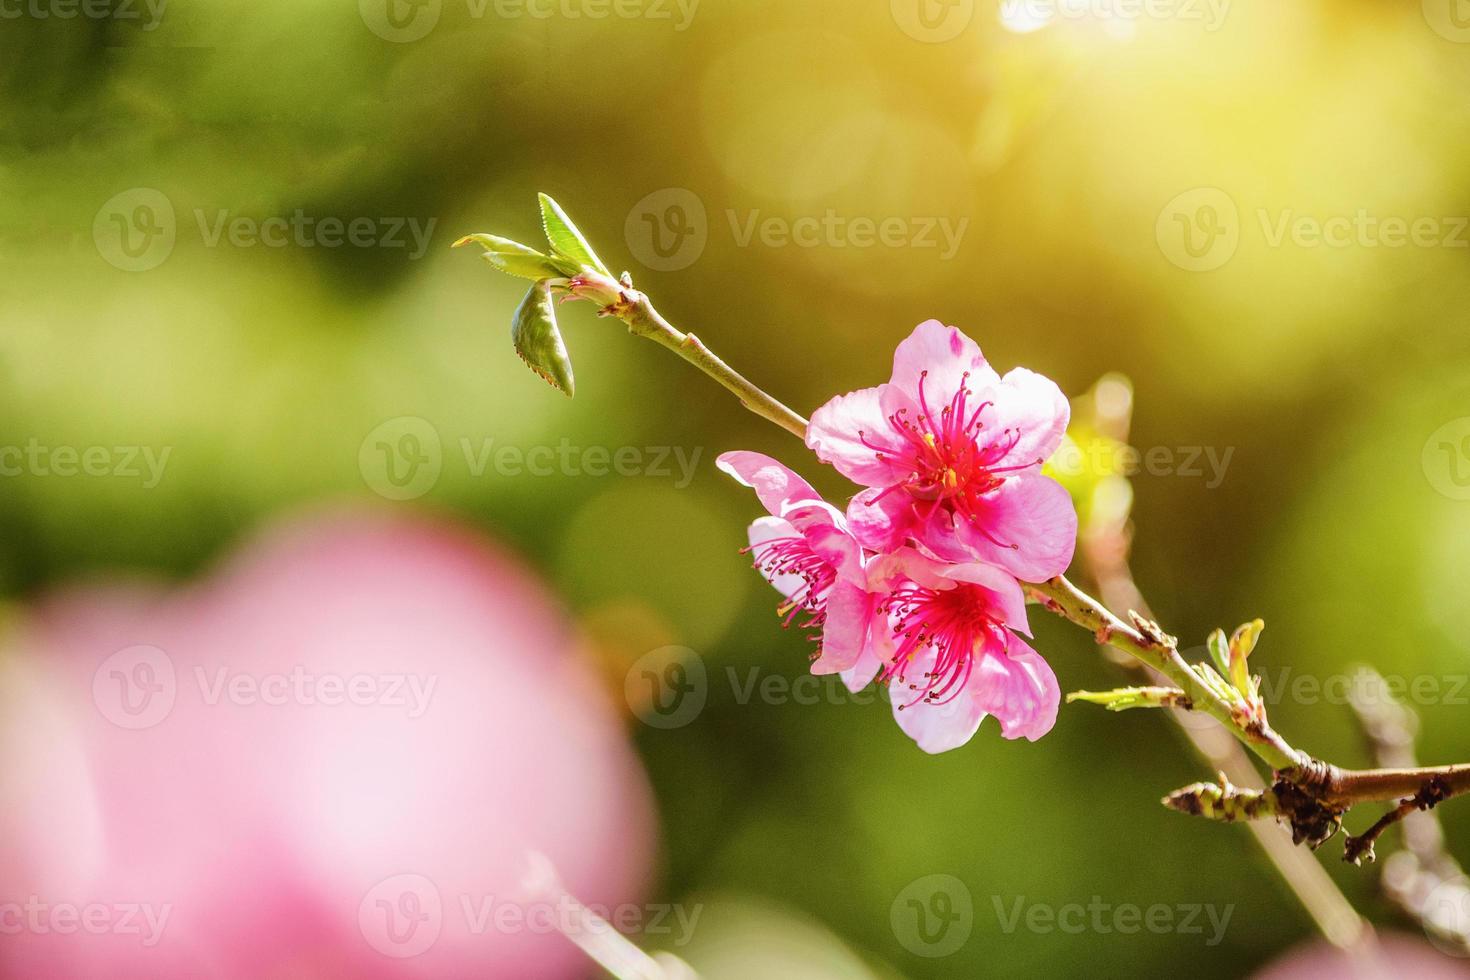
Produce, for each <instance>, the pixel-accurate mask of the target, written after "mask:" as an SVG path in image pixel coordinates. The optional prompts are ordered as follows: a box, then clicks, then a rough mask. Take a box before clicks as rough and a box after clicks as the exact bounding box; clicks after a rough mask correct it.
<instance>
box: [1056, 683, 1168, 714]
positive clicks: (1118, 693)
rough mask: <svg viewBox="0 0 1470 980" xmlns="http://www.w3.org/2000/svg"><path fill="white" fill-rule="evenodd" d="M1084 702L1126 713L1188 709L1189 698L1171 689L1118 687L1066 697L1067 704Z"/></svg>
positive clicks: (1078, 692) (1076, 693) (1079, 692)
mask: <svg viewBox="0 0 1470 980" xmlns="http://www.w3.org/2000/svg"><path fill="white" fill-rule="evenodd" d="M1074 701H1086V702H1088V703H1090V704H1100V705H1102V706H1103V707H1104V708H1107V709H1108V710H1109V711H1127V710H1129V709H1130V708H1188V707H1189V706H1190V702H1189V697H1188V696H1187V695H1186V694H1185V693H1184V692H1183V691H1181V690H1178V689H1177V688H1172V687H1120V688H1117V689H1115V690H1112V691H1073V692H1071V693H1070V694H1068V695H1067V703H1068V704H1071V703H1072V702H1074Z"/></svg>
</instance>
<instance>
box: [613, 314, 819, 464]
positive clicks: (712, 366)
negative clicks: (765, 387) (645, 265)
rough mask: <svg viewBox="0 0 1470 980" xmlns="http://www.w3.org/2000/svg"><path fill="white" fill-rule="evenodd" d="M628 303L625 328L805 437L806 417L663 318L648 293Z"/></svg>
mask: <svg viewBox="0 0 1470 980" xmlns="http://www.w3.org/2000/svg"><path fill="white" fill-rule="evenodd" d="M628 299H629V300H630V301H631V304H630V306H629V307H627V308H626V309H625V310H624V311H620V312H619V314H618V315H619V316H620V317H621V318H622V320H623V322H624V323H626V324H627V325H628V330H629V331H630V332H632V333H633V334H634V335H635V336H638V337H646V338H648V339H649V340H652V341H654V342H655V343H659V344H662V345H663V346H665V347H667V348H668V349H669V350H671V351H673V352H674V353H675V354H678V355H679V356H680V357H682V358H684V360H686V361H688V362H689V363H690V364H693V365H694V366H695V367H697V368H699V369H700V370H701V371H703V372H704V373H705V374H707V375H709V376H710V377H711V378H714V379H715V380H716V381H718V382H719V383H720V384H721V385H723V386H724V387H725V388H726V389H727V390H728V391H730V392H731V393H732V394H734V395H735V397H736V398H738V399H740V404H742V405H744V406H745V407H746V408H748V409H750V410H751V411H752V412H754V413H755V414H757V415H759V416H760V417H761V418H763V419H765V420H767V421H769V422H774V423H775V424H777V425H779V426H780V427H781V428H783V429H785V430H786V431H787V432H789V433H791V434H792V435H794V436H796V438H798V439H802V440H805V439H806V426H807V421H806V419H804V418H802V417H801V416H800V415H797V414H796V413H795V412H793V411H792V410H791V409H789V408H787V407H786V406H785V405H783V404H782V403H781V402H779V401H777V400H776V399H775V398H772V397H771V396H770V395H768V394H766V392H764V391H762V390H761V389H760V388H757V387H756V386H755V385H754V384H752V383H751V382H750V381H749V380H747V379H746V377H745V376H744V375H742V374H741V373H740V372H738V371H736V370H735V369H734V368H732V367H731V366H730V365H728V364H726V363H725V362H724V361H722V360H720V359H719V358H718V357H716V356H715V354H714V352H713V351H711V350H710V349H709V348H708V347H706V346H704V343H703V342H702V341H700V339H699V338H698V337H696V336H694V334H692V333H683V332H681V331H680V330H678V329H677V328H675V327H674V326H673V324H671V323H669V321H667V320H665V319H664V318H663V316H662V315H660V314H659V312H658V310H655V309H654V308H653V304H652V303H650V302H649V301H648V297H647V296H644V295H643V294H642V293H637V294H634V295H629V296H628Z"/></svg>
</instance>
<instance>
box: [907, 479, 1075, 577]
mask: <svg viewBox="0 0 1470 980" xmlns="http://www.w3.org/2000/svg"><path fill="white" fill-rule="evenodd" d="M976 511H977V514H976V522H975V523H974V524H971V523H969V522H961V523H960V524H959V525H957V527H956V528H955V530H956V532H957V535H958V537H959V539H960V540H961V541H962V542H963V543H964V544H965V546H966V547H967V549H968V550H969V552H970V554H971V555H972V556H973V557H975V558H978V559H980V560H981V561H983V562H988V563H990V564H992V565H999V566H1000V567H1001V568H1003V569H1005V570H1006V571H1008V572H1010V573H1011V574H1012V575H1014V576H1016V577H1017V578H1019V579H1020V580H1021V581H1023V582H1041V581H1045V580H1046V579H1049V578H1051V577H1053V576H1055V575H1060V574H1062V573H1063V572H1065V571H1066V570H1067V566H1068V565H1070V564H1071V563H1072V551H1073V549H1075V548H1076V546H1077V511H1076V510H1075V509H1074V508H1073V506H1072V498H1071V496H1070V495H1069V494H1068V493H1067V491H1066V490H1065V489H1064V488H1063V487H1062V485H1061V484H1060V483H1058V482H1057V481H1055V480H1053V479H1052V478H1051V477H1049V476H1041V475H1039V474H1038V475H1031V474H1026V475H1023V476H1013V477H1011V478H1010V479H1008V480H1006V481H1005V482H1004V483H1002V484H1001V485H1000V487H998V488H997V489H996V490H995V492H993V493H991V494H988V495H987V496H986V497H984V498H982V499H981V501H980V503H979V506H978V507H977V508H976ZM986 532H988V534H989V537H987V536H986ZM991 538H994V539H995V541H1000V542H1002V544H1000V545H998V544H996V543H995V541H992V540H991ZM926 543H927V542H926ZM1004 545H1015V547H1013V548H1012V547H1005V546H1004ZM936 553H938V552H936Z"/></svg>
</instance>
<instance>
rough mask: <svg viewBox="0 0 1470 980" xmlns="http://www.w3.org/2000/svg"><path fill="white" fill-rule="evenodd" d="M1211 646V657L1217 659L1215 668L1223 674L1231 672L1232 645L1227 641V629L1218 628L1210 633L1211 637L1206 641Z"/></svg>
mask: <svg viewBox="0 0 1470 980" xmlns="http://www.w3.org/2000/svg"><path fill="white" fill-rule="evenodd" d="M1205 645H1206V646H1208V647H1209V648H1210V659H1211V660H1213V661H1215V669H1216V670H1218V671H1220V673H1221V674H1222V675H1227V674H1229V673H1230V647H1229V645H1227V644H1226V642H1225V631H1224V630H1221V629H1217V630H1215V631H1213V632H1212V633H1210V638H1209V639H1208V640H1206V641H1205Z"/></svg>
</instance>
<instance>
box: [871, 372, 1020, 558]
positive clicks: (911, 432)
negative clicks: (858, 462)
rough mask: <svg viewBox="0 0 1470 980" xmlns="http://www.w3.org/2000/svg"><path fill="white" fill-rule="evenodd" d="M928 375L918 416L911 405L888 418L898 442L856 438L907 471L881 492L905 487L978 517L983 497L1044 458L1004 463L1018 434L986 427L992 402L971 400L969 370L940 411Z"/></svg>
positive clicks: (969, 516)
mask: <svg viewBox="0 0 1470 980" xmlns="http://www.w3.org/2000/svg"><path fill="white" fill-rule="evenodd" d="M928 377H929V372H928V371H922V372H920V374H919V414H918V415H917V417H911V416H910V413H909V410H908V409H907V408H901V409H899V410H898V411H896V412H894V413H893V414H892V415H889V416H888V424H889V426H890V427H891V428H892V430H893V432H894V433H896V434H897V435H898V437H899V445H898V446H896V447H895V446H875V445H873V444H872V443H870V442H868V440H867V436H866V433H863V432H859V433H858V438H859V439H860V440H861V441H862V444H863V445H864V446H867V447H868V448H869V449H871V450H873V452H874V453H875V454H876V456H877V458H878V459H879V460H880V461H882V462H886V463H889V464H890V465H897V466H898V467H899V468H901V469H903V470H906V471H907V472H908V473H909V475H908V476H907V477H906V478H905V479H904V480H903V481H902V482H900V483H898V484H895V485H894V486H891V487H889V488H887V489H886V490H884V491H883V494H881V495H880V496H882V495H886V494H888V493H891V492H892V491H894V490H896V489H898V488H900V487H902V488H903V489H904V490H906V491H907V492H908V493H910V494H911V495H913V496H914V497H917V498H919V499H921V500H932V501H935V506H948V507H949V508H951V509H953V510H954V511H956V512H958V513H959V514H960V515H961V516H963V517H964V518H966V519H974V518H975V515H976V508H977V505H978V502H979V498H980V497H982V496H983V495H985V494H987V493H990V492H991V491H992V490H994V489H995V488H996V487H999V486H1000V485H1001V484H1002V483H1004V482H1005V480H1006V475H1007V474H1009V473H1012V472H1015V471H1016V470H1023V469H1026V468H1028V467H1031V466H1037V465H1039V464H1040V463H1041V460H1027V461H1026V462H1024V463H1021V464H1019V465H1009V466H1003V465H1001V464H1002V462H1003V461H1004V460H1005V458H1006V457H1007V456H1008V455H1009V454H1010V452H1011V450H1012V449H1014V448H1016V443H1017V442H1018V441H1019V440H1020V432H1019V431H1017V430H1016V429H1012V428H1006V429H1001V430H997V431H991V432H987V431H986V429H985V422H984V420H983V418H982V416H983V414H984V412H985V409H987V408H989V407H990V406H991V405H992V404H993V403H992V402H988V401H985V402H979V403H978V404H973V403H972V402H973V400H974V398H975V395H974V393H973V392H971V391H970V387H969V380H970V374H969V372H968V371H967V372H965V374H964V375H963V377H962V378H961V380H960V387H959V390H958V391H956V392H955V394H954V397H953V398H951V399H950V402H949V404H948V405H944V406H941V407H939V408H938V409H937V410H936V409H935V407H934V406H932V405H930V404H929V400H928V399H927V398H926V397H925V394H924V382H925V380H926V379H927V378H928ZM997 543H999V542H997Z"/></svg>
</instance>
